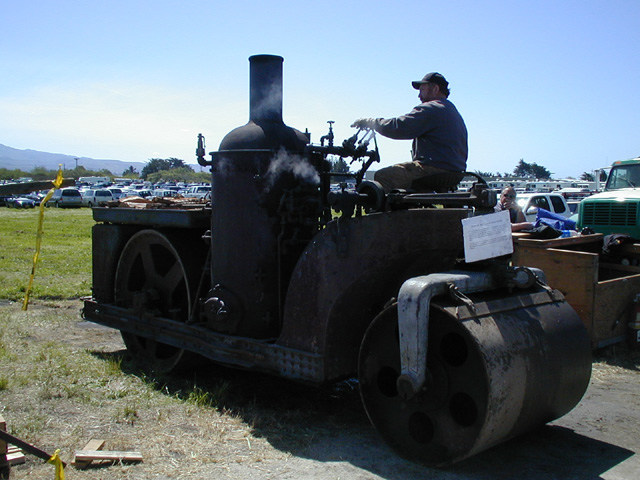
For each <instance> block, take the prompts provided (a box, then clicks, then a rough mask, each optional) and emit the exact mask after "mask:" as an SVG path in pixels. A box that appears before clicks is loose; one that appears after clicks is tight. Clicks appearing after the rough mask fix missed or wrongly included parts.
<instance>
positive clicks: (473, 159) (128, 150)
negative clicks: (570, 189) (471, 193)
mask: <svg viewBox="0 0 640 480" xmlns="http://www.w3.org/2000/svg"><path fill="white" fill-rule="evenodd" d="M2 10H3V12H2V15H1V16H0V31H1V32H2V34H1V35H0V60H1V61H0V143H1V144H4V145H7V146H10V147H13V148H18V149H34V150H42V151H48V152H54V153H64V154H68V155H75V156H86V157H92V158H100V159H116V160H123V161H131V162H134V161H135V162H144V161H147V160H148V159H149V158H154V157H159V158H168V157H177V158H181V159H183V160H185V161H187V162H188V163H195V157H194V152H195V148H196V137H197V134H198V133H200V132H201V133H203V134H204V135H205V137H206V139H207V149H208V150H209V151H211V150H216V149H217V148H218V145H219V144H220V141H221V140H222V139H223V138H224V136H225V135H226V134H227V133H228V132H229V131H230V130H232V129H233V128H235V127H237V126H240V125H244V124H245V123H246V122H247V120H248V115H249V111H248V110H249V109H248V90H249V89H248V78H249V62H248V58H249V56H251V55H254V54H263V53H269V54H276V55H281V56H283V57H284V59H285V61H284V106H283V113H284V120H285V123H286V124H287V125H289V126H291V127H295V128H297V129H299V130H301V131H304V130H305V129H307V128H308V129H309V131H310V132H311V134H312V141H315V142H318V141H319V139H320V137H321V136H322V135H324V134H325V133H326V131H327V124H326V122H327V120H334V121H335V122H336V123H335V126H334V127H335V134H336V137H337V139H339V140H340V141H341V140H342V139H344V138H346V137H348V136H350V135H351V134H352V133H353V129H351V128H350V127H349V125H350V124H351V122H352V121H353V120H354V119H356V118H360V117H392V116H397V115H401V114H404V113H406V112H408V111H409V110H411V108H412V107H413V106H414V105H416V104H418V103H419V101H418V98H417V92H416V91H415V90H413V89H412V88H411V84H410V82H411V80H416V79H419V78H421V77H422V76H423V75H424V74H425V73H427V72H430V71H439V72H441V73H442V74H443V75H445V77H447V79H448V80H449V82H450V86H451V91H452V93H451V97H450V99H451V100H452V101H453V102H454V103H455V104H456V106H457V107H458V109H459V110H460V112H461V113H462V115H463V117H464V118H465V121H466V124H467V128H468V130H469V149H470V154H469V163H468V170H472V171H476V170H480V171H485V172H487V171H488V172H511V171H513V169H514V167H515V166H516V164H517V163H518V161H519V160H520V159H524V161H525V162H528V163H537V164H538V165H542V166H545V167H546V168H548V169H549V170H550V171H551V172H553V173H554V174H555V176H556V177H566V176H574V177H578V176H579V175H580V174H581V173H582V172H585V171H591V170H593V169H595V168H599V167H602V166H606V165H608V164H610V163H611V162H612V161H615V160H620V159H626V158H631V157H636V156H638V155H640V142H638V137H637V135H638V133H637V130H638V125H639V124H640V122H639V120H640V89H639V88H638V83H639V82H638V79H639V78H640V55H639V54H638V53H637V49H638V46H639V45H640V29H639V28H638V24H639V23H640V2H638V1H637V0H628V1H625V0H610V1H606V2H605V1H593V0H582V1H573V0H568V1H561V0H553V1H547V0H542V1H536V2H531V1H518V0H513V1H506V0H494V1H484V2H483V1H471V0H448V1H446V2H443V1H437V2H436V1H429V0H420V1H413V0H410V1H402V0H399V1H398V2H386V1H385V2H377V1H372V0H369V1H348V0H343V1H339V2H338V1H333V0H324V1H322V2H300V1H269V0H265V1H263V2H255V1H245V0H236V1H234V2H220V1H193V0H179V1H178V0H176V1H169V0H155V1H135V0H127V1H121V0H110V1H109V2H86V1H70V0H58V1H55V2H51V1H44V0H40V1H33V0H23V1H21V2H4V5H3V9H2ZM379 148H380V154H381V157H382V162H381V166H385V165H390V164H392V163H397V162H400V161H407V160H409V158H410V154H409V151H410V143H409V142H405V141H398V140H389V139H382V138H380V139H379Z"/></svg>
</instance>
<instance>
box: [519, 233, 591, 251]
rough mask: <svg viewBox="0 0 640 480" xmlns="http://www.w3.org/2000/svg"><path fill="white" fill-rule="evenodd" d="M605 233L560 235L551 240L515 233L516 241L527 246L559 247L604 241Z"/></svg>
mask: <svg viewBox="0 0 640 480" xmlns="http://www.w3.org/2000/svg"><path fill="white" fill-rule="evenodd" d="M602 237H603V235H602V234H601V233H596V234H594V235H578V236H577V237H559V238H551V239H549V240H540V239H536V238H526V237H525V236H523V235H518V236H515V235H514V242H515V243H516V244H520V245H523V246H527V247H533V248H558V247H567V246H570V245H581V244H586V243H597V242H602Z"/></svg>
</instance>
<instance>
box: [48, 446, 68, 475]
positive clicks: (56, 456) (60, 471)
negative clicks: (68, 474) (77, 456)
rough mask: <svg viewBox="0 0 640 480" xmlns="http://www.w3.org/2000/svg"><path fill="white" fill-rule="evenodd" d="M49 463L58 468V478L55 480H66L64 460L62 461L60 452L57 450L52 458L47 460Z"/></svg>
mask: <svg viewBox="0 0 640 480" xmlns="http://www.w3.org/2000/svg"><path fill="white" fill-rule="evenodd" d="M47 463H51V464H52V465H55V467H56V478H55V480H64V465H63V464H62V459H60V450H56V451H55V452H54V454H53V455H51V458H50V459H49V460H47Z"/></svg>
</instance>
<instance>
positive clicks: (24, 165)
mask: <svg viewBox="0 0 640 480" xmlns="http://www.w3.org/2000/svg"><path fill="white" fill-rule="evenodd" d="M76 158H77V159H78V165H79V166H83V167H84V168H86V169H87V170H104V169H106V170H109V171H110V172H111V173H112V174H114V175H116V176H118V175H121V174H122V172H124V171H125V170H127V169H128V168H129V167H130V166H132V167H133V168H135V169H136V170H137V171H138V172H140V171H141V170H142V169H143V168H144V166H145V165H146V162H123V161H121V160H97V159H95V158H88V157H76V156H74V155H63V154H61V153H47V152H39V151H37V150H18V149H16V148H11V147H7V146H5V145H2V144H0V168H6V169H8V170H14V169H20V170H23V171H25V172H30V171H31V169H33V168H34V167H44V168H46V169H47V170H56V169H57V168H58V165H60V164H62V165H63V166H64V167H65V168H67V169H69V170H71V169H73V168H75V167H76Z"/></svg>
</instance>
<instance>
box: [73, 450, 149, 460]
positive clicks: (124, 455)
mask: <svg viewBox="0 0 640 480" xmlns="http://www.w3.org/2000/svg"><path fill="white" fill-rule="evenodd" d="M75 459H76V461H79V462H85V461H93V460H108V461H112V462H118V461H121V462H141V461H142V454H141V453H140V452H117V451H108V450H77V451H76V455H75Z"/></svg>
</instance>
